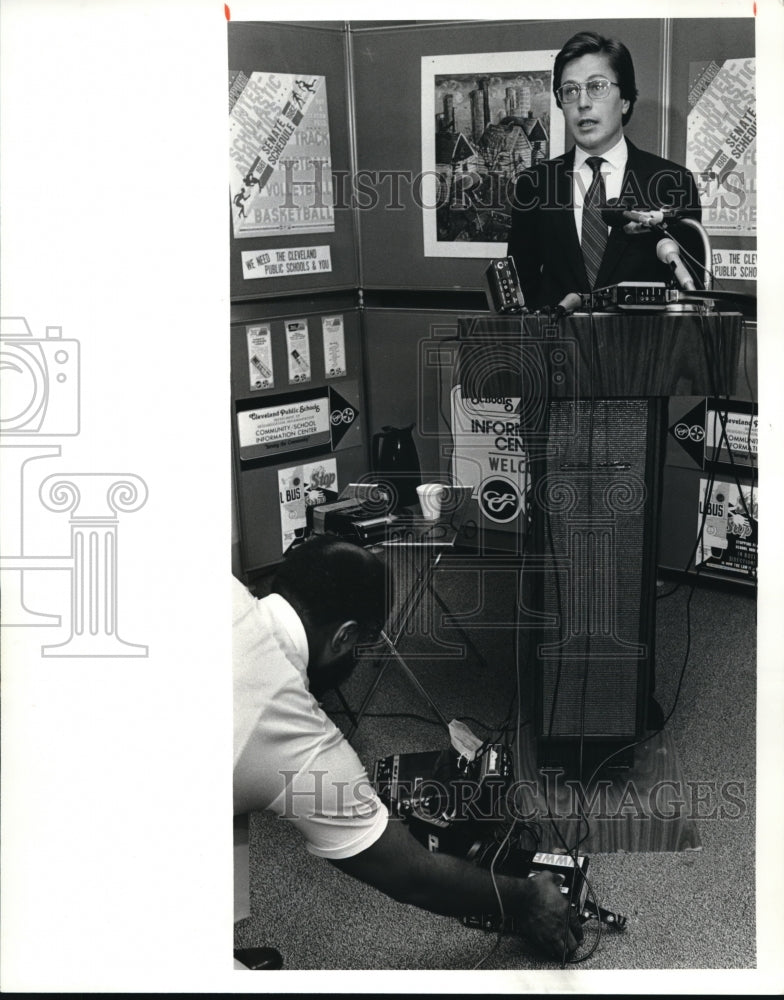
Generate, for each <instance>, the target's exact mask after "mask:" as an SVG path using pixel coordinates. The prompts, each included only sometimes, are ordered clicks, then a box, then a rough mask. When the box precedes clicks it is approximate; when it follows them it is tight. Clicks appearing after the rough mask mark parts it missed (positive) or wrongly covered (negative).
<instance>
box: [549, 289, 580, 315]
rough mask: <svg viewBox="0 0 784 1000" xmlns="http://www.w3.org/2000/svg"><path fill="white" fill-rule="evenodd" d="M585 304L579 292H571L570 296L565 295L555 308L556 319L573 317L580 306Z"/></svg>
mask: <svg viewBox="0 0 784 1000" xmlns="http://www.w3.org/2000/svg"><path fill="white" fill-rule="evenodd" d="M582 304H583V297H582V295H580V294H579V293H578V292H569V294H568V295H564V297H563V298H562V299H561V301H560V302H559V303H558V305H557V306H556V307H555V317H556V319H561V317H562V316H571V315H572V313H573V312H574V311H575V309H577V308H578V307H579V306H581V305H582Z"/></svg>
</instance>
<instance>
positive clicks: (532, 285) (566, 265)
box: [507, 139, 703, 309]
mask: <svg viewBox="0 0 784 1000" xmlns="http://www.w3.org/2000/svg"><path fill="white" fill-rule="evenodd" d="M626 142H627V145H628V148H629V155H628V160H627V162H626V171H625V173H624V176H623V181H622V184H621V195H620V198H619V199H618V201H619V207H623V208H626V209H635V210H638V211H641V210H642V211H645V210H651V209H656V208H664V207H670V208H679V209H687V210H688V214H689V215H690V216H691V217H693V218H695V219H697V220H698V221H699V219H700V217H701V214H702V213H701V209H700V199H699V193H698V191H697V185H696V184H695V182H694V178H693V176H692V175H691V172H690V171H688V170H686V169H685V167H682V166H680V165H679V164H677V163H673V162H672V161H671V160H665V159H662V157H660V156H654V155H653V154H652V153H646V152H645V151H644V150H642V149H638V148H637V147H636V146H634V145H633V144H632V143H631V142H629V140H628V139H627V140H626ZM573 169H574V149H571V150H570V151H569V152H568V153H565V154H564V155H563V156H558V157H556V158H555V159H553V160H547V161H546V162H544V163H540V164H538V165H537V166H535V167H532V168H531V169H530V170H526V171H525V172H524V173H522V174H521V175H520V177H518V179H517V183H516V185H515V197H514V201H513V204H512V228H511V233H510V236H509V248H508V251H507V252H508V254H509V255H510V256H512V257H514V260H515V264H516V266H517V271H518V274H519V275H520V283H521V285H522V288H523V294H524V296H525V304H526V306H527V307H528V308H529V309H541V308H544V307H546V306H554V305H557V304H558V303H559V302H560V301H561V299H563V297H564V296H565V295H567V294H568V293H569V292H588V291H590V290H591V289H590V286H589V284H588V278H587V276H586V273H585V266H584V264H583V256H582V251H581V249H580V241H579V239H578V236H577V228H576V226H575V224H574V201H573V197H572V173H573ZM670 226H671V228H672V233H673V236H674V237H675V238H676V239H677V240H678V242H680V243H683V244H684V246H685V247H686V248H687V249H688V250H689V252H690V253H692V254H694V255H695V256H697V257H698V259H699V260H700V261H702V256H703V255H702V243H701V241H700V239H699V236H698V234H697V233H695V232H694V230H693V229H691V228H690V227H688V226H684V225H678V223H677V222H676V223H670ZM661 238H662V236H661V233H656V232H655V231H651V232H646V233H641V234H637V235H628V234H626V233H624V231H623V228H622V227H618V228H613V229H612V231H611V233H610V238H609V240H608V243H607V248H606V250H605V253H604V257H603V258H602V264H601V267H600V269H599V274H598V276H597V279H596V286H595V287H596V288H602V287H604V286H605V285H614V284H617V283H618V282H619V281H668V280H670V279H671V277H672V276H671V273H670V271H669V270H668V268H667V266H666V265H664V264H662V263H661V262H660V261H659V260H658V258H657V257H656V244H657V243H658V242H659V240H660V239H661ZM682 259H684V262H685V263H687V266H688V262H687V258H685V257H683V256H682ZM690 270H691V271H692V273H694V272H695V270H696V274H697V279H698V280H697V287H698V288H699V287H702V281H701V277H702V272H701V270H699V269H696V268H695V267H690Z"/></svg>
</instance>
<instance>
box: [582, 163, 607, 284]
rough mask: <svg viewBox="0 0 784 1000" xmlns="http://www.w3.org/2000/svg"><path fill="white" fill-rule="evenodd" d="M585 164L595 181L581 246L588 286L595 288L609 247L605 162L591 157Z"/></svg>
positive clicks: (585, 205) (587, 199) (587, 198)
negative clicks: (606, 249)
mask: <svg viewBox="0 0 784 1000" xmlns="http://www.w3.org/2000/svg"><path fill="white" fill-rule="evenodd" d="M585 162H586V163H587V164H588V166H589V167H590V168H591V170H592V171H593V179H592V180H591V186H590V187H589V188H588V191H587V193H586V195H585V201H584V202H583V232H582V241H581V245H582V249H583V259H584V260H585V272H586V274H587V275H588V284H589V285H590V287H591V288H593V286H594V284H595V283H596V276H597V274H598V273H599V266H600V264H601V263H602V257H603V256H604V248H605V247H606V246H607V223H606V222H605V221H604V219H602V207H603V206H604V203H605V200H606V199H605V192H604V178H603V177H602V175H601V172H600V167H601V165H602V164H603V163H604V162H605V161H604V160H603V159H602V157H601V156H589V157H588V159H587V160H586V161H585Z"/></svg>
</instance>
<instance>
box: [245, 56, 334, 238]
mask: <svg viewBox="0 0 784 1000" xmlns="http://www.w3.org/2000/svg"><path fill="white" fill-rule="evenodd" d="M229 159H230V169H231V173H230V190H231V217H232V223H233V232H234V237H235V239H241V238H246V237H258V236H279V235H283V234H291V233H331V232H334V229H335V220H334V214H333V192H332V162H331V156H330V141H329V117H328V114H327V86H326V80H325V79H324V77H323V76H311V75H309V74H307V73H303V74H295V73H251V74H250V75H248V74H246V73H243V72H240V71H237V70H234V71H230V72H229Z"/></svg>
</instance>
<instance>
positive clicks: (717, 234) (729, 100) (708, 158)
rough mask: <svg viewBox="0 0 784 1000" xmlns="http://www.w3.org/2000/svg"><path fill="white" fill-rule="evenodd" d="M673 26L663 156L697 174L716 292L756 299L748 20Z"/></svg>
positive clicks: (751, 29)
mask: <svg viewBox="0 0 784 1000" xmlns="http://www.w3.org/2000/svg"><path fill="white" fill-rule="evenodd" d="M672 24H673V30H672V43H671V46H672V47H671V58H670V110H669V142H668V154H667V155H669V156H670V157H671V158H672V159H674V160H677V161H678V162H680V163H685V164H686V165H687V166H688V167H689V168H690V169H691V170H693V171H694V173H695V176H696V177H697V183H698V186H699V187H700V188H701V192H702V202H703V223H704V224H705V225H706V227H707V229H708V233H709V235H710V239H711V247H712V251H713V262H714V274H715V287H716V288H720V289H726V290H728V291H735V292H740V293H743V294H747V295H755V294H756V287H757V280H756V277H757V236H756V232H757V184H756V181H757V178H756V131H757V118H756V99H755V77H756V66H755V58H754V56H755V39H754V28H755V20H754V18H753V17H747V18H721V17H716V18H713V17H711V18H707V17H706V18H678V19H675V20H674V21H673V22H672Z"/></svg>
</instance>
